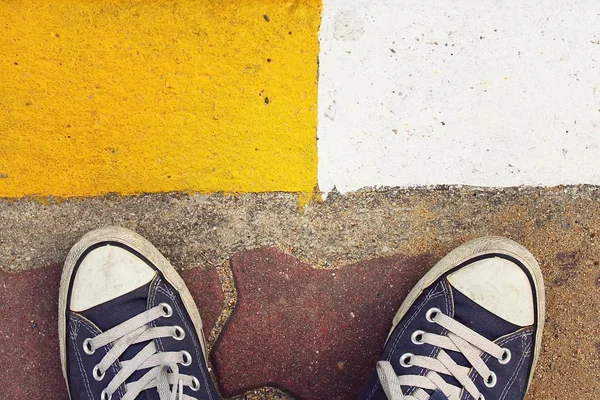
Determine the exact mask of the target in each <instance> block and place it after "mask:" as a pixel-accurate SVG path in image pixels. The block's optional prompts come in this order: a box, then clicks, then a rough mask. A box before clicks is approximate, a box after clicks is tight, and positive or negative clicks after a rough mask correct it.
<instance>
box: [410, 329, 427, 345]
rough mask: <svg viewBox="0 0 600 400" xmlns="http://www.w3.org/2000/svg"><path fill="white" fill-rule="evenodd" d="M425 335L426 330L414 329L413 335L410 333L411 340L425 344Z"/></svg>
mask: <svg viewBox="0 0 600 400" xmlns="http://www.w3.org/2000/svg"><path fill="white" fill-rule="evenodd" d="M423 335H425V332H424V331H414V332H413V333H412V335H410V340H412V342H413V343H414V344H423V343H424V342H423Z"/></svg>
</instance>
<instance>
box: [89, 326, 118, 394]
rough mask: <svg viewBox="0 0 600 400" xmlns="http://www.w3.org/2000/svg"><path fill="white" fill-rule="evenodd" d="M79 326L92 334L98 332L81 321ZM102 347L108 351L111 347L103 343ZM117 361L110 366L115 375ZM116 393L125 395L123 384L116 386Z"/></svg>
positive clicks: (116, 372)
mask: <svg viewBox="0 0 600 400" xmlns="http://www.w3.org/2000/svg"><path fill="white" fill-rule="evenodd" d="M81 326H83V327H84V328H85V329H87V331H88V332H89V333H91V334H92V335H94V336H97V335H98V332H96V331H95V330H94V329H92V328H91V327H89V326H87V325H86V324H85V323H84V322H83V321H82V322H81ZM102 348H103V349H104V350H105V351H106V352H107V353H108V352H109V351H110V349H111V346H109V345H104V346H102ZM117 361H118V360H117ZM117 361H115V362H114V363H113V364H112V365H111V366H110V368H111V369H112V371H113V372H114V374H115V375H117V374H118V373H119V369H118V368H117V366H116V363H117ZM115 393H116V394H117V395H120V396H121V397H123V396H124V395H125V392H123V385H120V386H119V387H118V388H117V391H116V392H115Z"/></svg>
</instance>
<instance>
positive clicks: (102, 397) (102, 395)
mask: <svg viewBox="0 0 600 400" xmlns="http://www.w3.org/2000/svg"><path fill="white" fill-rule="evenodd" d="M110 399H112V394H111V395H109V394H108V393H107V392H106V390H103V391H102V393H100V400H110Z"/></svg>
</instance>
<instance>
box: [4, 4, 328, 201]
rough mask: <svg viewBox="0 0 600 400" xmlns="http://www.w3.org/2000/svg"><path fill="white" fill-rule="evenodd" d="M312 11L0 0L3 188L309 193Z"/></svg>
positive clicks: (312, 178) (307, 7)
mask: <svg viewBox="0 0 600 400" xmlns="http://www.w3.org/2000/svg"><path fill="white" fill-rule="evenodd" d="M320 13H321V2H320V0H296V1H279V0H203V1H200V0H198V1H183V0H174V1H168V0H143V1H114V0H113V1H111V0H94V1H89V0H54V1H50V0H14V1H3V2H0V29H1V30H2V34H1V35H0V197H20V196H25V195H34V196H48V195H53V196H60V197H70V196H90V195H101V194H105V193H111V192H112V193H120V194H134V193H144V192H167V191H188V192H220V191H223V192H261V191H293V192H301V193H312V192H313V190H314V188H315V185H316V182H317V150H316V124H317V57H318V51H319V46H318V29H319V23H320ZM267 20H268V21H267ZM267 99H268V100H267Z"/></svg>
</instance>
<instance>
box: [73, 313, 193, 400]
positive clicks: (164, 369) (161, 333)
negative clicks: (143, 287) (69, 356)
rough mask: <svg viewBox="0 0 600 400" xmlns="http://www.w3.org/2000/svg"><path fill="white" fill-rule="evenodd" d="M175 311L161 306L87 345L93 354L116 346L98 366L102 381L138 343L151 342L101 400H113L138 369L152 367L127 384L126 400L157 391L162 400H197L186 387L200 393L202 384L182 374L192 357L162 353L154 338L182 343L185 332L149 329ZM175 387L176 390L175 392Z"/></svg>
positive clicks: (123, 363)
mask: <svg viewBox="0 0 600 400" xmlns="http://www.w3.org/2000/svg"><path fill="white" fill-rule="evenodd" d="M172 314H173V309H172V308H171V306H170V305H168V304H167V303H161V304H159V305H158V306H156V307H153V308H151V309H149V310H147V311H145V312H143V313H141V314H138V315H136V316H135V317H133V318H131V319H129V320H127V321H125V322H123V323H122V324H119V325H117V326H115V327H114V328H111V329H109V330H108V331H106V332H103V333H101V334H100V335H98V336H96V337H94V338H92V339H86V340H85V341H84V342H83V350H84V352H85V353H86V354H93V353H94V351H96V349H98V348H101V347H102V346H105V345H107V344H110V343H112V344H113V347H112V348H111V349H110V350H109V351H108V353H106V355H105V356H104V357H103V358H102V360H101V361H100V363H99V364H98V365H96V366H95V367H94V370H93V373H92V375H93V376H94V379H96V380H97V381H102V379H103V378H104V375H105V371H106V370H107V369H108V368H110V366H111V365H112V364H113V363H114V362H115V361H117V360H118V359H119V357H121V355H123V353H124V352H125V351H126V350H127V348H129V346H131V345H132V344H135V343H142V342H146V341H150V343H148V344H147V345H146V346H144V348H143V349H142V350H140V351H139V352H138V353H137V354H136V355H135V357H133V358H132V359H131V360H128V361H121V370H120V371H119V372H118V373H117V374H116V375H115V376H114V377H113V379H112V380H111V381H110V382H109V383H108V385H107V386H106V388H105V389H104V390H103V391H102V394H101V396H100V400H110V399H111V397H112V395H113V394H114V393H115V392H116V391H117V390H118V388H119V387H120V386H121V385H122V384H123V383H125V382H126V381H127V379H129V377H130V376H131V375H132V374H133V373H134V372H135V371H138V370H143V369H147V368H150V370H149V371H148V372H147V373H145V374H144V375H143V376H142V377H141V378H140V379H139V380H137V381H135V382H132V383H127V384H126V385H125V388H126V393H125V395H124V396H123V398H122V400H134V399H135V398H136V397H137V396H138V395H139V394H140V393H141V392H142V391H144V390H146V389H151V388H156V390H157V391H158V394H159V396H160V400H196V399H195V398H193V397H190V396H187V395H184V394H183V388H184V386H188V387H190V388H192V390H198V389H199V388H200V382H199V381H198V379H196V378H195V377H193V376H189V375H184V374H180V373H179V364H181V365H184V366H187V365H190V364H191V362H192V356H191V355H190V353H188V352H187V351H181V352H159V351H158V350H157V348H156V345H155V344H154V341H153V339H157V338H174V339H177V340H182V339H183V338H184V337H185V331H184V330H183V329H182V328H181V327H179V326H160V327H150V326H148V324H149V323H151V322H152V321H154V320H157V319H159V318H163V317H167V318H168V317H170V316H171V315H172ZM171 387H172V389H171Z"/></svg>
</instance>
